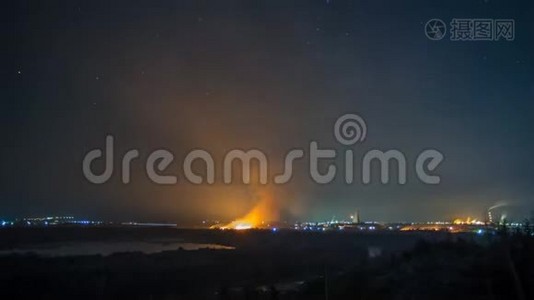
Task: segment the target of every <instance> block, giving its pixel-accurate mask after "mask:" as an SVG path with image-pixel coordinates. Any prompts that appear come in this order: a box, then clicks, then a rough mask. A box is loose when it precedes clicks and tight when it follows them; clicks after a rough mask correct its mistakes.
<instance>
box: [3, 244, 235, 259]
mask: <svg viewBox="0 0 534 300" xmlns="http://www.w3.org/2000/svg"><path fill="white" fill-rule="evenodd" d="M180 248H182V249H184V250H198V249H208V248H209V249H225V250H231V249H234V247H228V246H223V245H218V244H200V243H187V242H183V241H180V242H147V241H120V242H109V241H107V242H68V243H56V244H40V245H33V246H26V247H21V248H14V249H9V250H1V251H0V255H9V254H24V253H34V254H37V255H40V256H76V255H97V254H100V255H104V256H106V255H110V254H113V253H124V252H143V253H145V254H150V253H158V252H162V251H171V250H178V249H180Z"/></svg>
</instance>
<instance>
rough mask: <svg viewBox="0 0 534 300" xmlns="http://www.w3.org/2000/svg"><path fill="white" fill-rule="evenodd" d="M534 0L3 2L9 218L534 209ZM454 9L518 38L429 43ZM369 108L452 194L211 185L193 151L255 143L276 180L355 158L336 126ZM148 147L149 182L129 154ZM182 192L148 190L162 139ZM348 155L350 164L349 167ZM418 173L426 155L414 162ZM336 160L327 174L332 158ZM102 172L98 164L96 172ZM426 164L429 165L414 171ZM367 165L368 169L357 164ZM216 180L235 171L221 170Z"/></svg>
mask: <svg viewBox="0 0 534 300" xmlns="http://www.w3.org/2000/svg"><path fill="white" fill-rule="evenodd" d="M532 6H533V4H532V3H531V2H530V1H493V0H487V1H402V3H400V2H398V1H381V0H379V1H340V0H330V1H319V0H317V1H250V0H246V1H245V0H242V1H199V0H195V1H193V0H191V1H113V2H110V1H89V2H88V1H57V2H56V1H53V2H46V3H43V2H37V1H11V2H10V3H9V2H8V3H4V4H3V8H2V25H3V26H1V29H0V31H1V35H2V40H3V42H2V45H3V47H2V50H1V51H2V55H1V56H0V59H1V61H2V68H1V70H0V74H1V79H2V83H3V84H2V89H1V97H0V99H1V110H0V121H1V124H2V126H1V129H0V130H1V135H2V139H1V148H0V151H1V153H0V154H1V160H2V168H1V181H0V218H15V217H23V216H42V215H50V214H54V215H74V216H80V217H87V218H93V219H105V220H132V219H135V220H149V221H172V222H179V223H188V222H196V221H198V220H202V219H206V218H208V219H226V220H231V219H234V218H236V217H238V216H240V215H243V214H244V213H246V212H247V211H248V210H250V209H251V208H252V207H253V206H254V205H256V204H257V201H259V200H258V199H257V198H258V197H256V196H255V195H258V194H262V192H259V191H260V190H265V189H268V190H269V192H270V193H272V195H274V196H273V197H274V198H275V199H276V202H277V203H278V205H279V209H280V213H281V215H282V217H283V218H284V219H288V220H312V219H313V220H325V219H328V220H329V219H331V218H332V216H336V217H337V218H348V215H350V214H351V213H352V212H354V211H355V210H358V211H359V212H360V216H361V218H362V219H364V220H382V221H404V220H409V221H412V220H413V221H426V220H447V219H450V218H454V217H466V216H473V217H479V218H482V217H483V215H484V212H485V210H486V209H487V208H488V207H490V206H492V205H494V204H495V203H501V202H504V203H506V204H507V207H508V209H509V210H510V215H511V216H514V217H516V218H523V217H526V216H528V214H529V212H530V211H531V210H534V199H533V192H534V187H533V184H532V183H533V180H534V156H533V146H534V134H533V129H534V104H533V101H534V73H533V71H534V68H533V67H534V61H533V57H532V53H534V51H533V50H534V10H533V7H532ZM432 18H439V19H442V20H444V21H445V23H449V22H450V20H451V19H453V18H490V19H514V20H515V40H514V41H502V40H501V41H485V42H480V41H479V42H453V41H450V40H449V39H448V38H447V37H446V38H445V39H443V40H440V41H432V40H429V39H428V38H427V37H426V36H425V33H424V26H425V23H426V22H427V21H428V20H429V19H432ZM346 113H357V114H359V115H360V116H362V117H363V118H364V119H365V121H366V123H367V127H368V132H367V138H366V140H365V141H364V142H363V143H361V144H357V145H356V146H354V148H353V149H354V151H355V155H356V158H355V161H356V164H358V163H359V160H360V158H361V157H362V153H364V152H365V151H367V150H370V149H381V150H388V149H399V150H401V151H402V152H403V153H406V157H407V160H408V161H409V162H413V161H414V159H415V157H416V155H417V154H418V153H420V152H421V151H422V150H424V149H428V148H434V149H439V151H440V152H442V153H443V154H444V156H445V160H444V161H443V162H442V164H441V165H440V166H439V168H438V170H437V171H436V172H438V173H439V175H440V176H441V183H440V184H439V185H424V184H422V183H421V182H419V181H417V179H416V178H415V177H414V174H413V172H412V173H409V174H408V183H407V184H405V185H398V184H395V183H390V184H387V185H382V184H379V183H377V182H373V184H369V185H363V184H361V181H359V180H358V179H356V180H355V182H354V183H353V184H350V185H347V184H346V183H345V182H344V180H343V178H342V177H339V178H338V177H336V180H335V181H334V182H333V183H331V184H328V185H318V184H315V183H313V182H312V181H311V180H310V178H309V175H308V169H307V165H306V163H305V161H306V160H303V161H300V162H299V163H298V164H297V165H295V169H296V170H297V171H295V174H294V178H293V180H292V181H291V182H290V183H288V184H285V185H280V186H275V185H272V184H268V185H266V186H258V185H244V184H232V185H223V184H219V183H216V184H214V185H211V186H208V185H193V184H191V183H188V182H187V181H186V180H185V179H184V177H183V174H182V173H181V172H180V171H179V170H180V167H181V163H182V159H183V157H185V155H186V154H187V153H188V152H189V151H191V150H192V149H197V148H202V149H206V150H209V152H210V153H212V155H213V157H214V159H215V160H216V161H217V162H221V161H222V159H223V156H224V154H225V153H226V152H227V151H229V150H231V149H235V148H240V149H250V148H257V149H261V150H262V151H264V152H265V153H266V154H267V155H268V157H269V160H270V164H271V165H270V167H272V168H273V172H278V171H280V170H282V168H283V157H284V155H285V153H286V152H287V151H288V150H290V149H292V148H304V149H306V148H307V147H308V144H309V142H310V141H311V140H315V141H317V142H318V143H319V145H320V146H321V147H324V148H333V149H338V150H340V151H341V150H343V149H346V147H345V148H344V146H342V145H340V144H339V143H337V142H336V140H335V139H334V136H333V125H334V122H335V121H336V119H337V118H338V117H339V116H341V115H343V114H346ZM108 134H112V135H113V136H114V137H115V151H116V156H117V158H116V159H115V162H114V164H115V166H116V168H117V169H116V170H115V173H114V174H113V177H112V178H111V179H110V181H109V182H107V183H105V184H102V185H94V184H91V183H89V182H88V181H87V180H86V179H85V178H84V176H83V173H82V160H83V157H84V155H85V154H86V153H87V152H88V151H90V150H91V149H94V148H102V147H103V146H104V144H105V137H106V135H108ZM132 148H135V149H139V151H140V153H141V155H140V160H139V162H137V164H136V163H133V164H132V182H131V183H130V184H128V185H124V184H122V183H121V181H120V173H119V171H120V169H119V168H120V157H121V155H122V154H123V153H125V152H126V151H127V150H129V149H132ZM161 148H164V149H168V150H170V151H171V152H172V153H174V155H175V161H174V162H173V164H171V166H170V167H169V168H168V170H166V172H168V173H172V174H174V175H177V176H178V183H177V184H176V185H171V186H160V185H156V184H154V183H152V182H150V181H149V180H148V178H147V176H146V174H145V171H144V165H143V163H142V162H143V161H145V160H146V157H147V156H148V154H149V153H150V152H151V151H153V150H156V149H161ZM341 162H342V161H341V160H339V159H337V160H336V163H341ZM412 165H413V164H412ZM323 167H324V166H323ZM95 168H98V166H95ZM408 168H409V170H412V171H413V168H411V167H410V166H409V167H408ZM355 169H356V170H358V167H357V166H356V168H355ZM216 172H217V177H218V178H219V177H220V175H221V173H222V172H221V170H220V169H219V170H217V171H216Z"/></svg>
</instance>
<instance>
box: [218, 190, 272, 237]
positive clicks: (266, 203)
mask: <svg viewBox="0 0 534 300" xmlns="http://www.w3.org/2000/svg"><path fill="white" fill-rule="evenodd" d="M258 197H259V198H260V202H259V203H258V204H257V205H256V206H255V207H254V208H253V209H252V210H251V211H250V212H248V213H247V214H246V215H245V216H244V217H241V218H239V219H237V220H235V221H232V222H230V223H228V224H226V225H222V226H217V227H215V228H219V229H235V230H246V229H253V228H266V227H269V224H268V222H271V221H278V218H279V213H278V206H277V205H276V203H275V200H274V197H273V196H272V194H271V193H270V192H268V191H261V192H259V193H258Z"/></svg>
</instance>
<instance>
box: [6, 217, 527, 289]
mask: <svg viewBox="0 0 534 300" xmlns="http://www.w3.org/2000/svg"><path fill="white" fill-rule="evenodd" d="M0 237H1V238H0V241H1V242H0V243H1V245H0V246H1V248H2V250H8V249H13V248H18V249H23V248H32V247H33V248H36V247H39V245H40V246H41V247H52V246H53V245H58V244H76V243H87V242H103V243H113V242H117V241H123V242H125V241H129V242H132V241H144V242H148V243H152V244H160V245H165V244H167V243H170V242H176V241H182V242H189V243H209V244H219V245H225V246H232V247H235V249H234V250H213V249H201V250H192V251H187V250H184V249H177V250H173V251H163V252H160V253H154V254H144V253H142V252H129V253H115V254H112V255H108V256H102V255H87V256H63V257H39V256H37V255H35V254H12V255H4V256H1V257H0V270H1V271H0V272H1V273H0V274H1V275H0V276H1V277H0V293H1V296H2V298H5V297H8V296H11V297H20V298H22V297H27V296H31V297H37V298H125V297H126V298H129V299H199V298H200V299H325V297H326V295H327V294H328V297H329V299H430V298H432V299H445V298H450V297H454V296H457V297H460V298H461V299H463V297H464V296H467V295H470V296H469V297H470V298H471V299H515V298H517V299H521V297H523V296H524V297H526V296H527V295H528V290H527V289H528V288H529V284H528V283H529V282H532V274H531V273H529V272H531V270H532V268H531V266H532V263H531V259H532V254H531V253H532V252H531V251H529V249H531V248H530V247H531V246H532V241H531V240H530V239H529V238H526V237H506V238H502V237H499V238H498V237H483V236H476V235H457V234H454V235H451V234H446V233H399V232H397V233H388V232H384V233H368V234H362V233H351V232H337V231H334V232H299V231H292V230H281V231H278V232H272V231H259V230H258V231H240V232H236V231H218V230H185V229H174V228H127V227H116V228H111V227H106V228H104V227H102V228H76V227H65V228H46V229H44V228H43V229H40V228H28V229H25V228H14V229H6V230H2V231H0ZM524 299H526V298H524Z"/></svg>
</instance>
